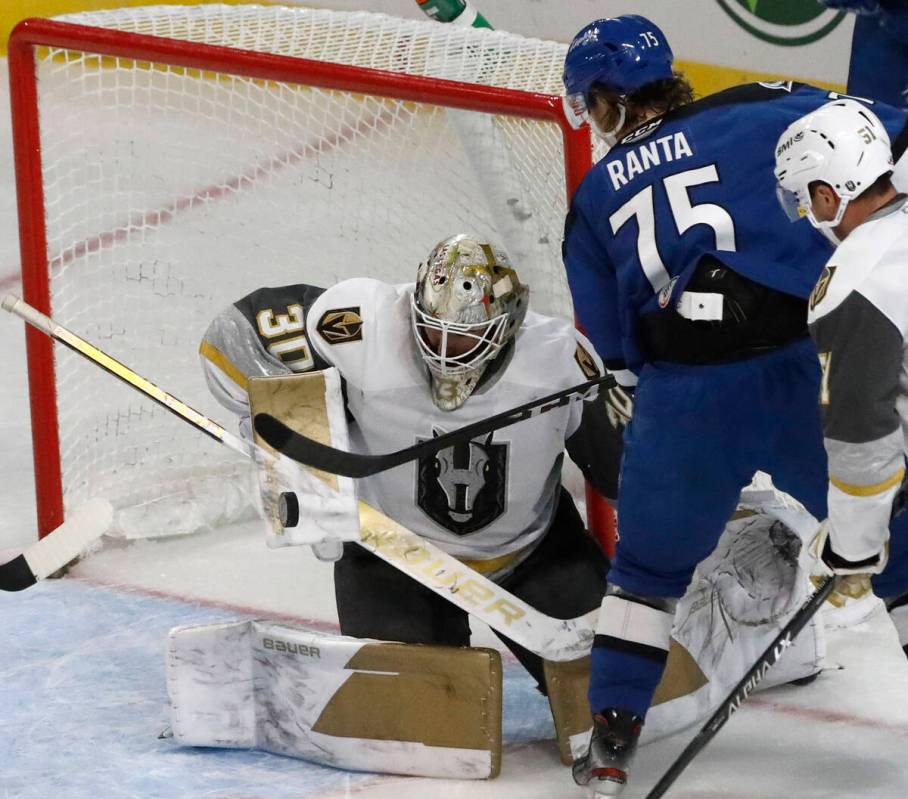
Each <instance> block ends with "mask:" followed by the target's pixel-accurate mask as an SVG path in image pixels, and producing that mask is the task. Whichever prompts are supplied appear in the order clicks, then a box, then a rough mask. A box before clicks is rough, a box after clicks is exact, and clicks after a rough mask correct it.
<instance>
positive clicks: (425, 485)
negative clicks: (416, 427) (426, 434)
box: [416, 429, 508, 535]
mask: <svg viewBox="0 0 908 799" xmlns="http://www.w3.org/2000/svg"><path fill="white" fill-rule="evenodd" d="M443 432H444V431H443V430H439V429H433V430H432V436H433V438H437V437H438V436H439V435H441V434H442V433H443ZM492 436H493V433H489V434H488V435H487V436H485V437H483V438H479V439H475V440H473V441H465V442H462V443H460V444H455V445H454V446H453V447H447V448H445V449H443V450H440V451H439V452H437V453H436V454H435V455H430V456H429V457H426V458H422V459H420V461H419V464H418V466H417V469H416V504H417V505H419V507H420V508H421V509H422V511H423V513H425V514H426V515H427V516H428V517H429V518H430V519H432V521H434V522H435V523H436V524H438V525H440V526H441V527H444V528H445V529H446V530H450V531H451V532H452V533H455V534H456V535H469V534H470V533H475V532H476V531H477V530H481V529H483V528H484V527H488V526H489V525H490V524H491V523H492V522H494V521H495V520H496V519H497V518H498V517H499V516H501V515H502V514H503V513H504V512H505V509H506V507H507V484H508V479H507V478H508V445H507V443H503V444H495V443H492ZM418 440H419V441H425V440H427V439H418Z"/></svg>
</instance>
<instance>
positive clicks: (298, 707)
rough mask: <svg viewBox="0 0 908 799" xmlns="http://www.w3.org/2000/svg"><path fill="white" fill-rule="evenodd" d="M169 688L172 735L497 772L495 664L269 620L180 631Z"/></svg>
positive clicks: (361, 763) (494, 656)
mask: <svg viewBox="0 0 908 799" xmlns="http://www.w3.org/2000/svg"><path fill="white" fill-rule="evenodd" d="M167 683H168V693H169V695H170V702H171V724H172V728H173V734H174V738H175V739H176V740H177V741H178V742H180V743H182V744H185V745H188V746H216V747H228V748H256V749H261V750H263V751H266V752H273V753H276V754H281V755H287V756H290V757H299V758H302V759H305V760H309V761H312V762H315V763H320V764H322V765H328V766H334V767H338V768H345V769H351V770H354V771H373V772H380V773H389V774H405V775H411V776H423V777H445V778H453V779H489V778H492V777H495V776H497V775H498V773H499V770H500V766H501V691H502V671H501V658H500V655H499V654H498V652H497V651H495V650H492V649H468V648H453V647H440V646H418V645H408V644H391V643H384V642H381V641H375V642H372V641H362V640H359V639H353V638H346V637H341V636H330V635H323V634H317V633H312V632H308V631H305V630H300V629H296V628H293V627H288V626H286V625H282V624H278V623H276V622H263V621H256V622H239V623H235V624H214V625H205V626H201V627H178V628H176V629H174V630H172V631H171V633H170V645H169V650H168V656H167Z"/></svg>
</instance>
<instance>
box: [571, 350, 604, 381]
mask: <svg viewBox="0 0 908 799" xmlns="http://www.w3.org/2000/svg"><path fill="white" fill-rule="evenodd" d="M574 360H575V361H577V366H579V367H580V371H581V372H583V374H584V375H585V377H586V379H587V380H593V379H595V378H597V377H599V367H598V366H596V361H595V360H593V356H592V355H590V354H589V353H588V352H587V351H586V350H585V349H584V347H583V345H582V344H581V343H580V342H577V349H576V351H575V352H574Z"/></svg>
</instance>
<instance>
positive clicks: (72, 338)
mask: <svg viewBox="0 0 908 799" xmlns="http://www.w3.org/2000/svg"><path fill="white" fill-rule="evenodd" d="M2 307H3V309H4V310H6V311H9V312H10V313H12V314H15V315H16V316H19V317H20V318H22V319H24V320H25V321H26V322H28V323H29V324H30V325H32V326H34V327H36V328H37V329H38V330H40V331H41V332H43V333H45V334H47V335H48V336H50V337H51V338H53V339H55V340H56V341H59V342H60V343H61V344H64V345H65V346H67V347H69V348H70V349H72V350H73V351H75V352H77V353H79V354H80V355H82V356H83V357H84V358H87V359H88V360H89V361H91V362H93V363H95V364H97V365H98V366H100V367H101V368H102V369H104V370H105V371H107V372H109V373H110V374H112V375H114V376H115V377H117V378H119V379H120V380H122V381H123V382H125V383H126V384H127V385H130V386H132V387H133V388H135V389H136V390H137V391H139V392H141V393H142V394H144V395H145V396H147V397H149V398H150V399H152V400H154V401H155V402H157V403H159V404H160V405H162V406H164V407H165V408H166V409H167V410H169V411H170V412H171V413H173V414H174V415H175V416H178V417H179V418H181V419H182V420H183V421H186V422H188V423H189V424H191V425H192V426H193V427H195V428H196V429H198V430H201V431H202V432H203V433H205V434H206V435H208V436H210V437H211V438H213V439H215V440H216V441H218V442H220V443H221V444H224V445H225V446H227V447H229V448H230V449H232V450H234V451H235V452H238V453H240V454H241V455H244V456H246V457H247V458H253V457H254V456H255V455H256V454H257V455H259V456H260V457H261V458H263V459H265V460H270V461H275V460H278V459H280V458H281V457H282V456H281V455H280V454H278V455H277V456H275V455H272V454H271V453H270V452H268V451H267V450H264V449H262V448H260V447H259V446H258V445H257V444H254V443H250V442H246V441H243V439H241V438H240V437H239V436H236V435H234V434H232V433H230V432H229V431H227V430H225V429H224V428H223V427H221V426H220V425H219V424H217V423H216V422H214V421H212V420H211V419H209V418H208V417H207V416H203V415H202V414H201V413H199V412H198V411H196V410H195V409H193V408H191V407H190V406H189V405H187V404H186V403H184V402H182V401H181V400H179V399H177V398H176V397H174V396H172V395H171V394H168V393H167V392H166V391H164V390H162V389H161V388H159V387H158V386H156V385H155V384H154V383H152V382H150V381H149V380H146V379H145V378H144V377H142V376H141V375H139V374H137V373H136V372H134V371H132V369H130V368H129V367H128V366H126V365H124V364H122V363H120V362H119V361H117V360H116V359H114V358H112V357H111V356H109V355H107V354H106V353H105V352H103V351H101V350H99V349H98V348H97V347H95V346H94V345H92V344H90V343H89V342H87V341H85V339H83V338H80V337H79V336H77V335H76V334H75V333H73V332H71V331H69V330H67V329H66V328H65V327H62V326H61V325H58V324H57V323H56V322H54V321H53V319H51V318H49V317H48V316H45V315H44V314H42V313H41V312H40V311H38V310H36V309H35V308H33V307H32V306H30V305H28V304H27V303H26V302H24V301H22V300H21V299H19V298H18V297H16V296H14V295H12V294H8V295H7V296H6V297H5V298H4V299H3V302H2ZM359 507H360V527H361V532H360V540H359V541H358V542H357V543H358V544H359V545H360V546H362V547H364V548H365V549H368V550H369V551H370V552H373V553H374V554H375V555H377V556H378V557H380V558H381V559H382V560H384V561H386V562H387V563H390V564H391V565H392V566H394V567H395V568H397V569H399V570H400V571H402V572H403V573H404V574H407V575H409V576H410V577H411V578H413V579H414V580H416V581H417V582H418V583H420V584H422V585H424V586H426V587H427V588H429V589H430V590H431V591H434V592H435V593H436V594H438V595H439V596H441V597H443V598H445V599H447V600H448V601H449V602H451V603H452V604H454V605H456V606H457V607H459V608H461V609H462V610H464V611H466V612H467V613H469V614H471V615H472V616H474V617H475V618H478V619H480V620H481V621H483V622H485V623H486V624H488V625H489V626H490V627H491V628H493V629H494V630H496V631H498V632H500V633H502V635H505V636H506V637H508V638H510V639H511V640H512V641H515V642H516V643H518V644H520V645H521V646H523V647H525V648H526V649H529V650H530V651H531V652H534V653H535V654H537V655H539V656H540V657H542V658H544V659H545V660H552V661H567V660H576V659H578V658H581V657H584V656H586V655H588V654H589V652H590V648H591V646H592V642H593V635H594V632H593V624H594V621H595V615H596V613H597V611H598V609H597V610H596V611H592V612H591V613H588V614H586V615H585V616H578V617H577V618H575V619H555V618H553V617H551V616H547V615H546V614H544V613H541V612H540V611H538V610H536V609H535V608H533V607H532V606H531V605H528V604H527V603H525V602H523V601H522V600H520V599H518V598H517V597H515V596H514V595H513V594H511V593H509V592H508V591H507V590H506V589H504V588H502V587H501V586H499V585H497V584H496V583H494V582H492V581H491V580H489V579H487V578H486V577H484V576H483V575H481V574H479V573H478V572H476V571H474V570H473V569H471V568H470V567H469V566H466V565H464V564H463V563H461V562H460V561H458V560H457V559H456V558H454V557H453V556H451V555H449V554H448V553H447V552H444V551H443V550H442V549H439V548H438V547H437V546H435V545H434V544H432V543H431V542H429V541H426V540H425V539H423V538H422V537H421V536H418V535H416V533H413V532H411V531H410V530H407V529H406V528H405V527H403V526H401V525H399V524H397V523H396V522H395V521H393V520H392V519H389V518H388V517H387V516H385V515H383V514H382V513H380V512H379V511H378V510H376V509H375V508H372V507H370V506H369V505H366V504H365V503H364V502H360V503H359ZM66 527H67V525H66V524H65V523H64V525H62V526H61V527H60V528H58V529H57V530H56V531H55V532H54V533H53V534H52V536H49V537H48V538H50V537H53V536H58V538H59V537H60V536H59V535H58V534H59V533H64V535H63V536H62V538H64V539H65V538H67V537H68V536H70V535H73V534H72V533H66V531H65V529H64V528H66ZM69 529H74V528H69ZM58 543H59V542H58ZM20 565H21V563H20ZM11 570H13V571H12V572H11V573H14V574H15V573H18V567H11ZM25 579H26V581H27V577H26V578H25ZM23 587H27V586H23Z"/></svg>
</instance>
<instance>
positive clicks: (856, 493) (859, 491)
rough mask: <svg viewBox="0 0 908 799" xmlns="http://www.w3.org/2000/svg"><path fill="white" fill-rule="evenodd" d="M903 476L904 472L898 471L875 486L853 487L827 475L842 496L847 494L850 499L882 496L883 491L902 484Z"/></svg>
mask: <svg viewBox="0 0 908 799" xmlns="http://www.w3.org/2000/svg"><path fill="white" fill-rule="evenodd" d="M904 476H905V470H904V469H899V470H898V471H897V472H896V473H895V474H894V475H892V477H889V478H887V479H885V480H883V482H882V483H876V484H875V485H869V486H859V485H854V484H853V483H846V482H843V481H842V480H838V479H836V478H835V477H833V476H832V475H829V482H830V483H832V484H833V485H834V486H835V487H836V488H837V489H839V491H841V492H842V493H844V494H848V495H849V496H852V497H872V496H875V495H876V494H882V493H883V492H884V491H888V490H889V489H890V488H893V487H895V486H897V485H898V484H899V483H901V482H902V478H903V477H904Z"/></svg>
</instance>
